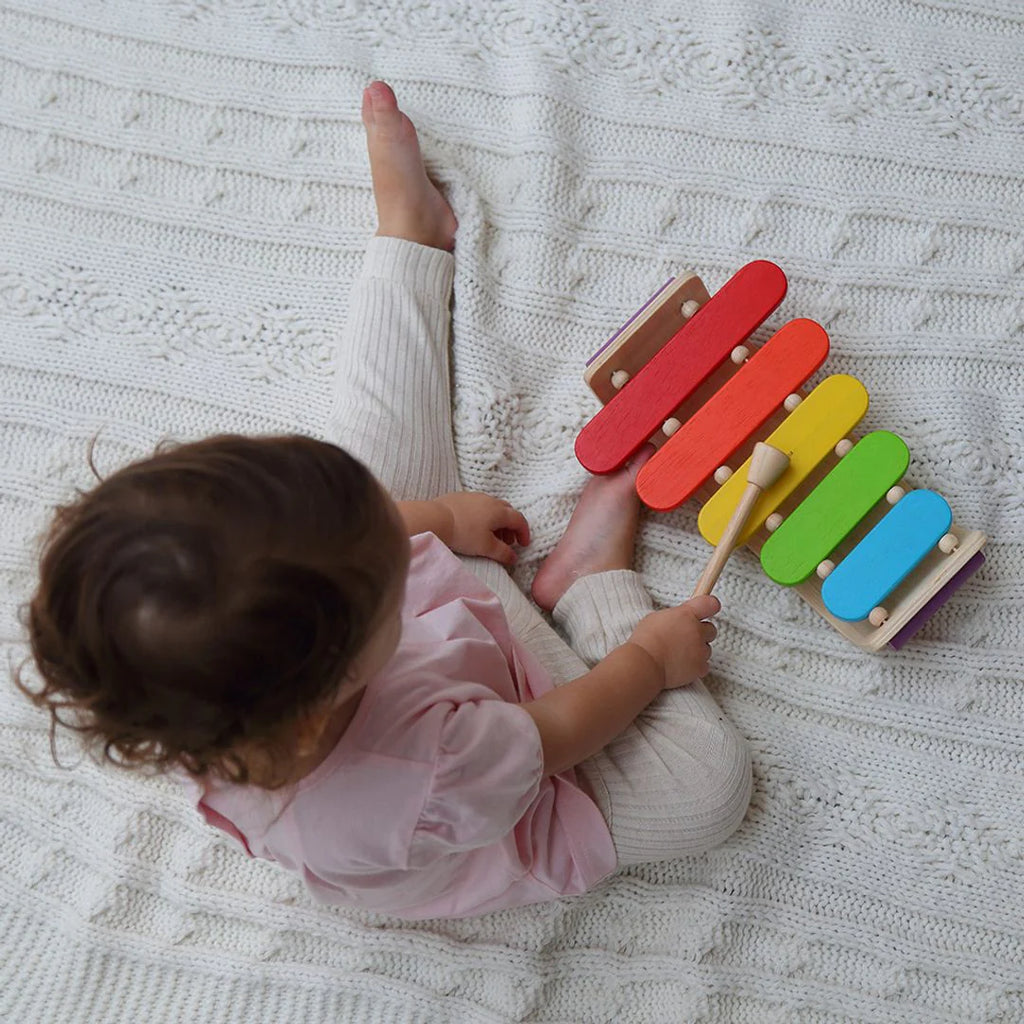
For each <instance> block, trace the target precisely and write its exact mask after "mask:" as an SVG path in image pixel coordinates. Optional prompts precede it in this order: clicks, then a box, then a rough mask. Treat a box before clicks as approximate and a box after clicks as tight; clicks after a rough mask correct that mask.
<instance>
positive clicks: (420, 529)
mask: <svg viewBox="0 0 1024 1024" xmlns="http://www.w3.org/2000/svg"><path fill="white" fill-rule="evenodd" d="M395 504H396V505H397V506H398V512H399V515H401V517H402V520H403V522H404V523H405V527H406V530H407V531H408V533H409V536H410V537H412V536H415V535H416V534H417V533H432V534H434V535H435V536H436V537H437V538H438V539H439V540H440V541H441V542H442V543H444V544H446V545H447V546H448V547H450V548H451V549H452V551H455V552H457V553H458V554H460V555H482V556H483V557H484V558H493V559H494V561H496V562H501V563H502V565H512V564H513V563H514V562H515V560H516V553H515V552H514V551H513V550H512V548H511V547H510V544H511V542H512V541H513V540H514V541H516V542H518V543H519V544H523V545H526V544H529V543H530V526H529V524H528V523H527V521H526V519H525V518H524V517H523V514H522V513H521V512H517V511H516V510H515V509H514V508H513V507H512V506H511V505H510V504H509V503H508V502H507V501H502V500H501V499H500V498H494V497H492V496H491V495H489V494H482V493H480V492H478V491H453V492H452V493H451V494H442V495H441V496H440V497H438V498H434V499H433V500H432V501H398V502H396V503H395Z"/></svg>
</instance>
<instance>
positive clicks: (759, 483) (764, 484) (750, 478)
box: [691, 441, 789, 597]
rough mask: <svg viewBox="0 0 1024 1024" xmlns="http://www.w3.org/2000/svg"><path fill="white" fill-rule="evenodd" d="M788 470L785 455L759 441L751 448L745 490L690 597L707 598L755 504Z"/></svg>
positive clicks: (787, 458) (787, 460) (787, 461)
mask: <svg viewBox="0 0 1024 1024" xmlns="http://www.w3.org/2000/svg"><path fill="white" fill-rule="evenodd" d="M788 466H789V456H788V455H787V454H786V453H785V452H783V451H780V450H779V449H778V448H773V447H772V446H771V445H770V444H765V443H764V442H763V441H758V442H757V444H756V445H754V453H753V455H752V456H751V459H750V467H749V469H748V470H747V486H746V488H745V490H744V491H743V494H742V495H740V500H739V501H738V502H737V504H736V511H735V512H733V514H732V516H731V517H730V518H729V522H728V523H726V525H725V529H724V530H723V531H722V537H721V540H719V542H718V544H716V545H715V550H714V552H713V553H712V555H711V558H710V560H709V561H708V564H707V566H706V567H705V569H704V571H703V572H702V573H701V575H700V579H699V580H698V581H697V586H696V587H695V588H694V591H693V594H692V595H691V596H693V597H699V596H700V595H701V594H710V593H711V591H712V590H713V589H714V586H715V584H716V583H717V582H718V577H719V576H721V575H722V570H723V569H724V568H725V563H726V562H727V561H728V559H729V555H731V554H732V549H733V548H734V547H735V545H736V538H737V537H738V536H739V535H740V533H741V531H742V530H743V527H744V526H746V523H747V519H749V518H750V513H751V512H752V511H753V508H754V503H755V502H756V501H757V499H758V498H759V497H760V496H761V492H762V491H763V490H765V489H766V488H768V487H771V485H772V484H773V483H775V481H776V480H778V479H779V477H780V476H782V474H783V473H784V472H785V471H786V468H787V467H788Z"/></svg>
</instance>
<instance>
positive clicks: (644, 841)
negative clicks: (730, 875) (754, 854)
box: [327, 238, 751, 867]
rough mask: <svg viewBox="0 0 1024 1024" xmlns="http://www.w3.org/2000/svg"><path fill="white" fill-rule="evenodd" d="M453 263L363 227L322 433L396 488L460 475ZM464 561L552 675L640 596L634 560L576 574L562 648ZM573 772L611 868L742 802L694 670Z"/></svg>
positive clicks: (603, 649)
mask: <svg viewBox="0 0 1024 1024" xmlns="http://www.w3.org/2000/svg"><path fill="white" fill-rule="evenodd" d="M454 272H455V271H454V259H453V257H452V255H451V254H450V253H447V252H442V251H440V250H438V249H429V248H426V247H424V246H421V245H417V244H415V243H413V242H407V241H404V240H402V239H395V238H373V239H372V240H371V241H370V244H369V246H368V249H367V254H366V262H365V265H364V268H363V272H362V274H361V276H360V278H359V279H358V281H357V282H356V284H355V287H354V289H353V293H352V301H351V307H350V311H349V322H348V330H347V334H346V336H345V337H344V338H342V340H341V343H340V345H339V350H338V357H337V366H336V376H335V384H334V398H333V405H332V411H331V416H330V422H329V429H328V433H327V436H328V438H329V439H330V440H331V441H332V442H334V443H336V444H338V445H340V446H341V447H343V448H345V449H346V450H347V451H349V452H351V453H352V454H353V455H354V456H355V457H356V458H358V459H360V460H361V461H363V462H364V463H365V464H366V465H367V466H369V467H370V468H371V469H372V470H373V471H374V472H375V473H376V475H377V477H378V478H379V479H380V480H381V482H382V483H383V484H384V485H385V486H386V487H387V488H388V489H389V490H390V491H391V493H392V494H393V495H394V497H395V498H397V499H417V498H419V499H422V498H431V497H434V496H436V495H438V494H443V493H445V492H446V491H453V490H458V489H460V487H461V483H460V481H459V472H458V467H457V465H456V459H455V446H454V442H453V437H452V422H451V393H450V386H449V365H448V342H449V330H450V318H449V309H448V305H449V301H450V298H451V290H452V282H453V279H454ZM463 561H464V563H465V564H466V565H467V566H468V567H469V568H470V569H472V571H473V572H474V573H476V575H477V576H479V577H480V578H481V579H482V580H483V582H484V583H486V584H487V586H489V587H490V588H491V589H492V590H493V591H494V593H495V594H496V595H497V596H498V598H499V599H500V600H501V602H502V605H503V606H504V608H505V612H506V615H507V616H508V619H509V623H510V625H511V626H512V629H513V631H514V633H515V634H516V636H517V637H518V638H519V640H520V641H521V642H522V643H523V644H524V645H525V646H526V647H527V648H528V649H529V650H531V651H532V652H533V653H534V654H535V655H536V656H537V658H538V659H539V660H540V661H541V662H542V663H543V664H544V665H545V666H546V667H547V669H548V670H549V671H550V672H551V674H552V676H553V677H554V679H555V682H556V683H564V682H566V681H568V680H570V679H574V678H576V677H578V676H581V675H583V674H584V673H585V672H586V671H587V669H588V667H589V666H590V665H593V664H594V663H595V662H597V661H599V660H600V659H601V658H603V657H604V656H605V655H606V654H607V653H608V652H609V651H610V650H612V648H614V647H616V646H618V645H619V644H621V643H623V642H625V640H626V639H627V638H628V637H629V635H630V633H631V632H632V631H633V629H634V627H635V626H636V624H637V623H638V622H639V621H640V619H641V618H643V616H644V615H646V614H647V613H648V612H650V611H651V610H652V608H653V606H652V603H651V598H650V595H649V594H648V593H647V590H646V589H645V588H644V586H643V584H642V582H641V581H640V578H639V576H638V575H637V574H636V573H635V572H632V571H627V570H621V571H615V572H605V573H599V574H596V575H592V576H586V577H583V578H582V579H580V580H578V581H577V582H576V583H574V584H573V585H572V587H570V589H569V590H568V591H567V592H566V594H565V595H564V596H563V598H562V599H561V601H559V603H558V605H557V606H556V607H555V609H554V613H553V616H554V619H555V621H556V622H557V623H558V624H559V626H560V627H561V628H562V629H563V630H564V631H565V633H566V635H567V636H568V637H569V641H570V644H571V647H570V646H568V645H566V644H565V642H564V641H563V640H562V639H561V638H560V637H559V636H558V634H557V633H556V632H555V631H554V630H553V629H552V628H551V627H550V626H549V625H548V624H547V622H545V620H544V619H543V618H542V617H541V615H540V614H539V613H538V611H537V610H536V608H534V606H533V605H532V604H531V603H530V602H529V601H528V600H527V599H526V597H525V596H524V595H523V593H522V592H521V591H520V590H519V588H518V587H517V586H516V585H515V584H514V583H513V582H512V581H511V579H510V578H509V577H508V575H507V573H506V572H505V570H504V569H503V568H502V567H501V566H500V565H498V564H497V563H496V562H493V561H490V560H488V559H483V558H465V559H463ZM577 773H578V774H579V775H582V779H581V782H583V783H584V784H585V785H586V787H587V788H588V789H589V791H590V792H591V794H592V796H593V797H594V799H595V801H596V802H597V805H598V807H600V809H601V812H602V814H603V815H604V818H605V821H606V822H607V823H608V826H609V829H610V831H611V834H612V840H613V842H614V844H615V850H616V853H617V855H618V864H619V867H624V866H625V865H627V864H638V863H643V862H645V861H657V860H666V859H670V858H672V857H677V856H682V855H689V854H698V853H702V852H704V851H706V850H709V849H711V848H712V847H714V846H717V845H718V844H719V843H721V842H723V841H724V840H725V839H726V838H727V837H728V836H729V835H730V834H731V833H732V832H733V831H734V830H735V829H736V828H737V826H738V825H739V824H740V822H741V821H742V820H743V816H744V814H745V813H746V809H747V806H748V804H749V802H750V793H751V769H750V755H749V752H748V749H747V746H746V743H745V742H744V741H743V739H742V738H741V737H740V735H739V734H738V733H737V731H736V729H735V728H734V727H733V726H732V725H731V723H729V722H728V721H727V720H726V719H725V717H724V716H723V715H722V712H721V711H720V710H719V708H718V705H717V704H716V703H715V701H714V699H713V698H712V697H711V695H710V694H709V693H708V691H707V689H706V688H705V687H704V685H703V684H702V683H699V682H698V683H694V684H693V685H691V686H687V687H683V688H681V689H676V690H667V691H665V692H663V693H662V694H661V695H660V696H659V697H658V698H657V699H656V700H655V701H654V702H653V703H652V704H650V705H649V706H648V707H647V709H646V710H645V711H643V712H642V713H641V714H640V715H639V717H638V718H637V719H636V720H635V721H634V722H633V723H632V724H631V725H630V726H629V727H628V728H627V729H626V730H625V731H624V732H622V733H621V734H620V735H619V736H618V737H617V738H616V739H614V740H613V741H612V742H611V743H609V744H608V746H607V747H605V748H604V750H602V751H600V752H599V753H597V754H595V755H594V756H593V757H591V758H588V759H587V760H586V761H584V762H583V763H582V764H580V765H579V766H578V767H577Z"/></svg>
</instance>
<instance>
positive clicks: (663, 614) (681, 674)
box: [628, 594, 722, 690]
mask: <svg viewBox="0 0 1024 1024" xmlns="http://www.w3.org/2000/svg"><path fill="white" fill-rule="evenodd" d="M721 608H722V605H721V603H720V602H719V600H718V598H717V597H712V596H711V595H710V594H708V595H705V596H702V597H694V598H691V599H690V600H689V601H687V602H686V603H685V604H681V605H679V606H678V607H677V608H665V609H663V610H662V611H660V612H652V613H651V614H650V615H645V616H644V617H643V618H642V619H641V620H640V624H639V625H638V626H637V627H636V629H634V630H633V634H632V636H630V638H629V641H628V642H629V643H632V644H637V645H638V646H639V647H642V648H643V649H644V650H645V651H646V652H647V653H648V654H649V655H650V656H651V657H652V658H653V659H654V660H655V661H656V662H657V663H658V664H659V665H660V666H661V668H662V671H663V672H664V673H665V689H666V690H669V689H673V688H675V687H677V686H687V685H689V684H690V683H692V682H693V681H694V680H696V679H703V678H704V676H706V675H707V674H708V661H709V659H710V658H711V641H712V640H714V639H715V637H716V636H717V634H718V630H717V629H716V628H715V626H714V624H713V623H710V622H705V621H704V620H705V619H707V618H709V617H710V616H712V615H715V614H716V613H717V612H719V611H721Z"/></svg>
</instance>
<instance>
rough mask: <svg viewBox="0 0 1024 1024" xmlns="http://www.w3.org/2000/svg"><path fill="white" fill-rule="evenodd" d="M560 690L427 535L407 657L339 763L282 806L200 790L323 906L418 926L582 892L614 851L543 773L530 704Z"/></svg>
mask: <svg viewBox="0 0 1024 1024" xmlns="http://www.w3.org/2000/svg"><path fill="white" fill-rule="evenodd" d="M552 686H553V684H552V681H551V677H550V676H549V675H548V673H547V672H546V671H545V669H544V668H543V667H542V666H541V665H540V663H539V662H538V661H537V660H536V659H535V658H534V657H533V655H532V654H531V653H530V652H529V651H527V650H525V649H524V648H523V647H522V646H521V645H520V644H519V642H518V641H517V640H516V639H515V638H514V637H513V635H512V633H511V630H510V629H509V626H508V622H507V620H506V618H505V613H504V610H503V609H502V606H501V602H500V601H499V600H498V598H497V597H496V596H495V595H494V594H493V593H492V592H491V591H490V590H489V589H488V588H487V587H485V586H484V585H483V584H482V583H481V582H480V581H479V580H478V579H477V578H476V577H475V576H474V575H473V574H472V573H471V572H469V571H468V570H467V569H465V568H464V567H463V565H462V563H461V562H460V561H459V560H458V558H456V557H455V555H454V554H452V552H451V551H449V550H448V548H447V547H445V545H444V544H442V543H441V541H439V540H438V539H437V538H436V537H435V536H434V535H433V534H429V533H424V534H420V535H419V536H417V537H414V538H413V540H412V563H411V566H410V570H409V578H408V583H407V586H406V595H405V603H404V606H403V609H402V638H401V641H400V643H399V646H398V650H397V651H396V652H395V654H394V656H393V657H392V659H391V660H390V661H389V662H388V664H387V665H386V666H385V668H384V669H383V670H382V671H381V672H380V673H379V674H378V675H376V676H374V677H373V678H372V679H371V680H370V682H369V683H368V685H367V687H366V689H365V691H364V692H363V697H362V700H361V702H360V704H359V708H358V710H357V711H356V714H355V717H354V718H353V719H352V721H351V723H350V724H349V726H348V728H347V729H346V730H345V733H344V734H343V735H342V737H341V739H340V740H339V741H338V744H337V746H336V747H335V748H334V750H333V751H332V752H331V753H330V754H328V756H327V758H326V759H325V760H324V761H323V762H322V763H321V764H320V765H319V766H318V767H317V768H316V769H314V771H313V772H311V773H310V774H309V775H307V776H306V777H305V778H304V779H302V780H301V781H300V782H298V783H297V784H296V785H294V786H290V787H285V788H284V789H281V790H277V791H268V790H263V789H259V788H256V787H253V786H234V785H231V784H228V783H224V782H220V781H216V780H214V781H207V782H206V784H205V785H204V786H199V784H198V783H195V784H194V785H195V789H196V795H197V806H198V808H199V810H200V811H201V812H202V813H203V815H204V816H205V817H206V819H207V821H209V822H210V823H211V824H214V825H216V826H218V827H220V828H222V829H223V830H224V831H226V832H227V833H228V834H229V835H231V836H233V837H234V838H235V839H236V840H237V841H238V842H240V843H241V844H242V846H243V848H244V849H245V850H246V852H248V853H249V854H250V855H251V856H255V857H263V858H266V859H268V860H275V861H278V862H279V863H280V864H282V865H284V866H285V867H286V868H289V869H290V870H292V871H296V872H298V873H300V874H301V875H302V877H303V879H304V880H305V882H306V885H307V886H308V887H309V889H310V891H311V892H312V894H313V895H314V897H316V898H317V899H319V900H320V901H322V902H325V903H341V904H345V905H348V906H354V907H360V908H363V909H366V910H373V911H379V912H381V913H387V914H393V915H396V916H399V917H404V918H409V919H418V918H429V917H462V916H467V915H471V914H482V913H485V912H487V911H491V910H498V909H502V908H505V907H514V906H519V905H521V904H524V903H534V902H537V901H539V900H547V899H552V898H554V897H557V896H563V895H569V894H575V893H581V892H584V891H585V890H587V889H588V888H590V887H591V886H593V885H594V884H595V883H596V882H598V881H600V880H601V879H602V878H604V877H605V876H606V875H608V874H610V873H611V872H612V871H613V870H614V869H615V850H614V847H613V846H612V841H611V835H610V834H609V832H608V827H607V825H606V824H605V821H604V818H603V817H602V816H601V812H600V811H599V810H598V808H597V806H596V805H595V804H594V802H593V801H592V800H591V799H590V798H589V797H588V796H587V795H586V794H585V793H584V792H583V791H582V790H581V789H580V788H579V786H578V785H577V783H576V775H575V772H574V771H572V770H569V771H566V772H562V773H561V774H559V775H555V776H545V775H544V774H543V771H542V764H543V753H542V750H541V742H540V734H539V733H538V732H537V727H536V725H535V724H534V722H533V719H532V718H531V717H530V715H529V714H527V712H525V711H524V710H523V709H522V708H521V707H519V703H520V702H522V701H529V700H532V699H534V698H535V697H539V696H541V695H542V694H544V693H547V692H548V691H549V690H550V689H552Z"/></svg>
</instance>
